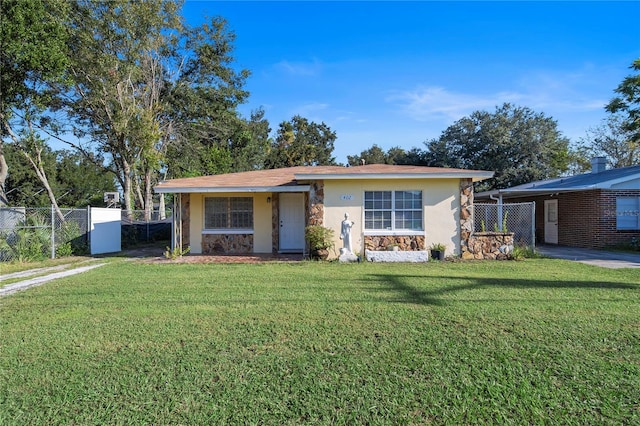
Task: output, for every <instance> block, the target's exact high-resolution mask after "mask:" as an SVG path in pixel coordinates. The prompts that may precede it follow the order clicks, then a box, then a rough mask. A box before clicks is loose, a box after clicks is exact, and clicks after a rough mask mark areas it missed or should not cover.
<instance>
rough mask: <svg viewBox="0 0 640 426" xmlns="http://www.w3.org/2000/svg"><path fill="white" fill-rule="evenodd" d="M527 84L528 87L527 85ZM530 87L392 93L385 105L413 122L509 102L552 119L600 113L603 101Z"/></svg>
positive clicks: (565, 90)
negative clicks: (393, 106) (557, 115)
mask: <svg viewBox="0 0 640 426" xmlns="http://www.w3.org/2000/svg"><path fill="white" fill-rule="evenodd" d="M529 83H532V82H531V81H529ZM540 83H541V84H539V85H534V87H535V90H531V91H521V92H520V91H505V92H497V93H489V94H476V93H461V92H452V91H449V90H447V89H445V88H443V87H436V86H434V87H418V88H416V89H414V90H410V91H404V92H398V93H395V94H393V95H391V96H389V97H387V99H386V100H387V101H389V102H395V103H397V104H399V105H400V107H401V109H402V111H404V112H405V113H406V114H407V115H408V116H409V117H410V118H412V119H414V120H416V121H431V120H443V119H444V120H447V121H449V120H454V121H455V120H458V119H460V118H462V117H464V116H468V115H469V114H471V113H472V112H474V111H478V110H486V111H492V110H493V109H494V108H495V107H496V106H499V105H502V104H503V103H505V102H509V103H512V104H515V105H518V106H524V107H529V108H532V109H534V110H536V111H540V112H544V113H547V114H551V115H553V113H554V112H558V111H565V112H567V111H585V112H586V111H594V110H598V109H602V108H603V107H604V105H605V104H606V100H604V99H594V98H589V97H588V96H585V94H580V93H576V91H574V90H572V89H570V88H567V87H564V86H560V85H558V84H557V82H553V84H552V82H550V81H547V82H546V84H543V82H540Z"/></svg>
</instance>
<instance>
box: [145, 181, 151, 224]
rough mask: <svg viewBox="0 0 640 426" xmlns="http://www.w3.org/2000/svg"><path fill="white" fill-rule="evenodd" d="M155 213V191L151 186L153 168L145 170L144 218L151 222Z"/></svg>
mask: <svg viewBox="0 0 640 426" xmlns="http://www.w3.org/2000/svg"><path fill="white" fill-rule="evenodd" d="M152 213H153V192H152V188H151V170H147V171H146V172H144V219H145V220H146V221H147V222H149V221H150V220H151V214H152Z"/></svg>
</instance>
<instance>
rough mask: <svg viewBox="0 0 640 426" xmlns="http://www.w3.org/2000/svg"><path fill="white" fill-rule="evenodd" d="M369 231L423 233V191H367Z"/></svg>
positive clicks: (365, 226)
mask: <svg viewBox="0 0 640 426" xmlns="http://www.w3.org/2000/svg"><path fill="white" fill-rule="evenodd" d="M364 228H365V230H367V231H422V229H423V228H422V191H365V193H364Z"/></svg>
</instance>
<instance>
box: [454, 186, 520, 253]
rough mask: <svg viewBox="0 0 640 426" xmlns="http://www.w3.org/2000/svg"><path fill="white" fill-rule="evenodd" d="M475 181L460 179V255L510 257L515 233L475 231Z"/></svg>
mask: <svg viewBox="0 0 640 426" xmlns="http://www.w3.org/2000/svg"><path fill="white" fill-rule="evenodd" d="M473 231H474V226H473V182H472V181H471V179H460V256H461V257H462V258H463V259H497V260H503V259H508V258H509V254H511V252H512V251H513V233H512V232H510V233H504V232H475V233H474V232H473Z"/></svg>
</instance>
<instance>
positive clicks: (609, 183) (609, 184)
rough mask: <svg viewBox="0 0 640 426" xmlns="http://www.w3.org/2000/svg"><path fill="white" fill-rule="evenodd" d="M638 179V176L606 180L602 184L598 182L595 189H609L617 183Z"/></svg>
mask: <svg viewBox="0 0 640 426" xmlns="http://www.w3.org/2000/svg"><path fill="white" fill-rule="evenodd" d="M636 179H640V174H636V175H631V176H625V177H621V178H618V179H611V180H606V181H604V182H600V183H598V184H597V185H596V188H599V189H610V188H611V187H612V186H613V185H617V184H619V183H624V182H628V181H630V180H636Z"/></svg>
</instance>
